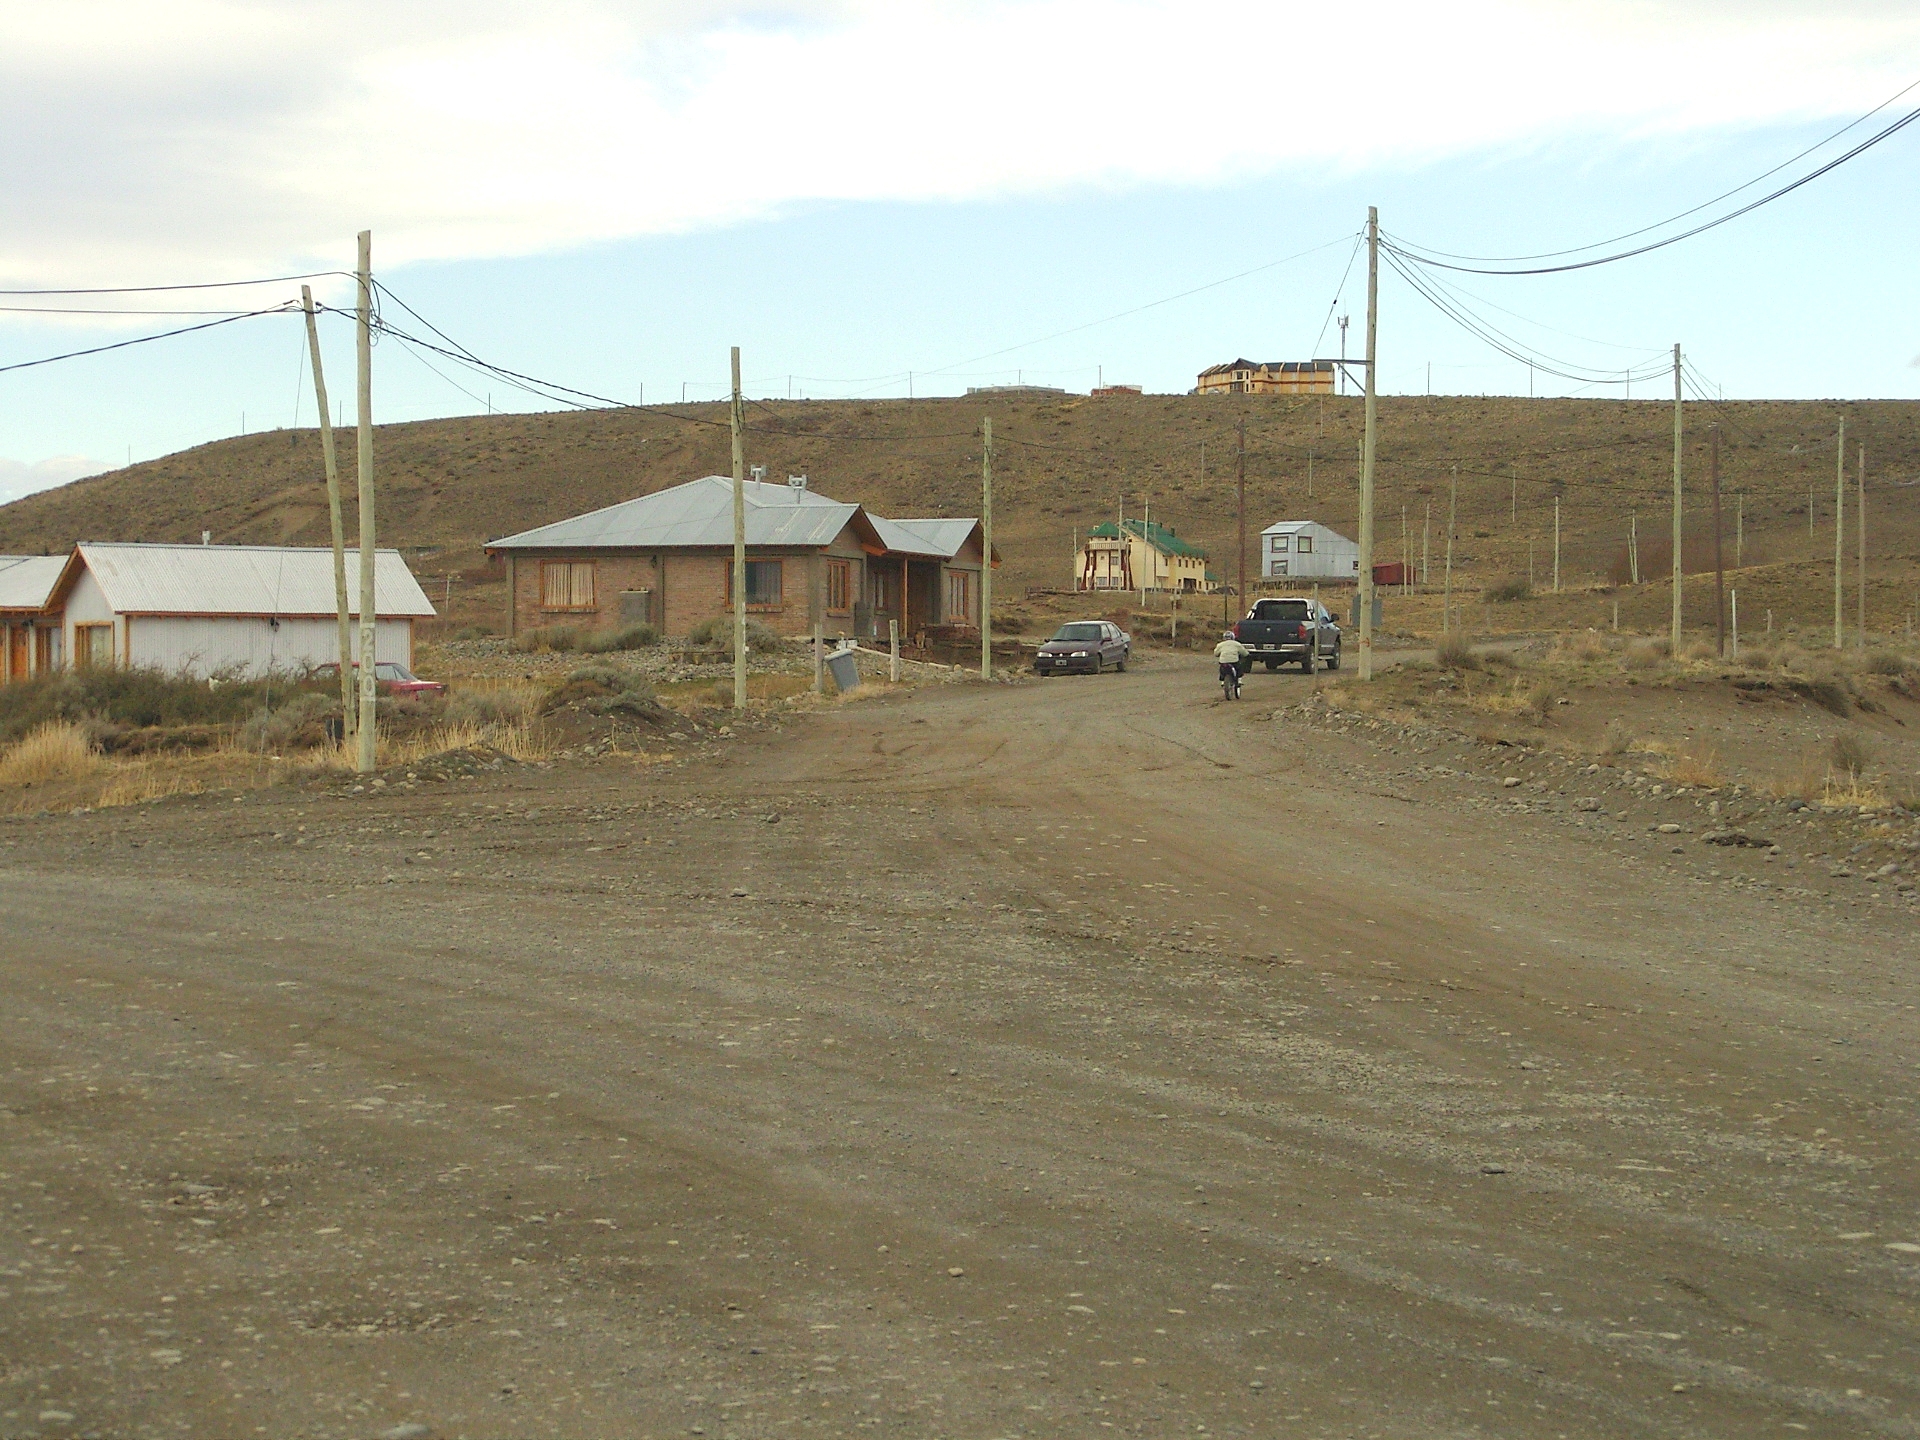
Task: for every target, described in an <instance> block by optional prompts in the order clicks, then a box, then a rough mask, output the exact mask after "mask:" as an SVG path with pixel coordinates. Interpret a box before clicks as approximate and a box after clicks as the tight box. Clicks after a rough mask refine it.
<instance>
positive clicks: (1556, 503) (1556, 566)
mask: <svg viewBox="0 0 1920 1440" xmlns="http://www.w3.org/2000/svg"><path fill="white" fill-rule="evenodd" d="M1553 593H1554V594H1556V595H1558V594H1559V593H1560V497H1559V496H1558V495H1556V496H1554V497H1553Z"/></svg>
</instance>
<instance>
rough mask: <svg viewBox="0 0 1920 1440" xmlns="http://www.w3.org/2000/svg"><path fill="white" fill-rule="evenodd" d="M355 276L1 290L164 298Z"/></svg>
mask: <svg viewBox="0 0 1920 1440" xmlns="http://www.w3.org/2000/svg"><path fill="white" fill-rule="evenodd" d="M352 274H353V272H352V271H350V270H314V271H312V272H310V273H308V274H305V275H269V276H267V277H265V278H264V279H260V280H209V281H207V282H206V283H205V284H201V285H101V286H95V287H93V288H91V289H79V290H58V289H44V290H0V295H160V294H165V293H167V292H169V291H174V290H234V289H240V288H244V287H245V286H248V285H286V284H290V283H292V282H293V281H295V280H324V279H326V278H327V277H328V276H329V275H345V276H348V277H349V278H351V277H352ZM260 313H265V312H260Z"/></svg>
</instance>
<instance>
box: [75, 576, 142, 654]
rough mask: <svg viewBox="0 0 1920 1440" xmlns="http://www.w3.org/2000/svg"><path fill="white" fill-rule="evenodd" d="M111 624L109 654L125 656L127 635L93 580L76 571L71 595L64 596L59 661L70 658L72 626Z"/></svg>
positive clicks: (97, 583) (102, 592) (97, 584)
mask: <svg viewBox="0 0 1920 1440" xmlns="http://www.w3.org/2000/svg"><path fill="white" fill-rule="evenodd" d="M109 620H111V621H113V622H114V625H113V653H114V655H115V656H116V657H117V656H123V655H125V654H126V653H127V635H126V631H125V630H123V629H122V628H121V625H120V621H119V617H118V616H116V615H115V614H114V613H113V608H112V607H111V606H110V605H108V604H107V597H106V594H105V592H104V591H102V590H101V588H100V585H99V582H98V581H96V580H95V579H94V578H93V572H92V571H90V570H87V569H84V568H83V569H82V570H81V571H80V575H79V578H78V579H76V580H75V581H74V582H73V591H72V593H71V594H70V595H68V596H67V608H66V610H65V612H64V613H63V614H62V615H61V616H60V653H61V655H62V657H63V659H62V663H63V664H64V663H65V661H64V657H66V656H69V655H72V654H73V653H74V651H73V627H74V626H75V625H99V624H104V623H105V622H106V621H109Z"/></svg>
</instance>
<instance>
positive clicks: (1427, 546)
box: [1420, 500, 1433, 595]
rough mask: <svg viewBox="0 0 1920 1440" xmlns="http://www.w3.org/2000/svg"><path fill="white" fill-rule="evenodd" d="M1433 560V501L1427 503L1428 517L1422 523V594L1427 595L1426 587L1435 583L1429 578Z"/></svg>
mask: <svg viewBox="0 0 1920 1440" xmlns="http://www.w3.org/2000/svg"><path fill="white" fill-rule="evenodd" d="M1432 559H1433V501H1431V500H1429V501H1427V515H1426V518H1425V519H1424V520H1422V521H1421V522H1420V586H1421V591H1420V593H1421V594H1423V595H1424V594H1426V593H1427V592H1426V588H1425V587H1426V586H1428V585H1431V584H1432V583H1433V582H1432V581H1431V580H1429V579H1428V578H1427V576H1428V574H1429V573H1430V571H1431V568H1432V567H1431V565H1430V564H1429V563H1428V562H1430V561H1431V560H1432Z"/></svg>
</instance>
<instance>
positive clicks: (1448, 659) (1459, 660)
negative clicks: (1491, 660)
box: [1433, 630, 1480, 670]
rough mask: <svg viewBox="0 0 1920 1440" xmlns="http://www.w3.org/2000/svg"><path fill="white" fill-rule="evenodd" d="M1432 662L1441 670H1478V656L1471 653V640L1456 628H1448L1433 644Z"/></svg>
mask: <svg viewBox="0 0 1920 1440" xmlns="http://www.w3.org/2000/svg"><path fill="white" fill-rule="evenodd" d="M1433 663H1434V664H1436V665H1438V666H1439V667H1440V668H1441V669H1442V670H1478V669H1479V668H1480V657H1479V656H1478V655H1475V654H1474V653H1473V642H1472V641H1471V640H1469V639H1467V637H1466V636H1465V635H1464V634H1463V633H1462V632H1460V631H1458V630H1449V631H1448V632H1447V633H1446V634H1445V635H1442V636H1441V637H1440V643H1439V644H1438V645H1436V646H1434V649H1433Z"/></svg>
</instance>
